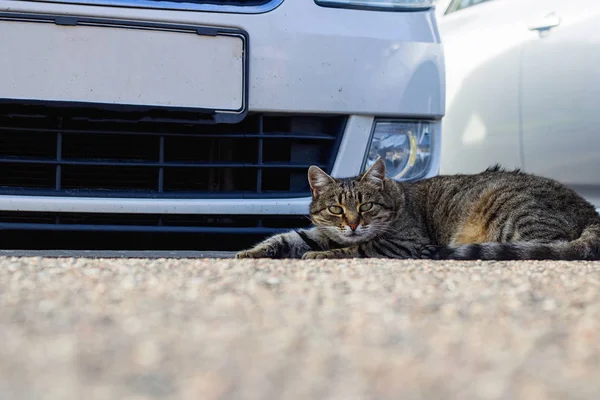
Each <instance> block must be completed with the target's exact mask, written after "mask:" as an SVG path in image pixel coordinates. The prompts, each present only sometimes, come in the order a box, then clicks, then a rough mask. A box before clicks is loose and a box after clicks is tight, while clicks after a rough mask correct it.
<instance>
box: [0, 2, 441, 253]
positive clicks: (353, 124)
mask: <svg viewBox="0 0 600 400" xmlns="http://www.w3.org/2000/svg"><path fill="white" fill-rule="evenodd" d="M432 3H433V0H377V1H375V0H314V1H313V0H206V1H204V0H188V1H182V0H163V1H155V0H93V1H92V0H47V1H8V0H0V37H2V40H0V54H1V55H2V56H1V57H0V143H1V145H0V229H1V230H2V231H3V235H2V246H3V247H4V248H6V247H10V246H11V244H10V240H11V239H12V238H13V237H15V236H14V235H16V232H18V231H21V232H25V237H26V238H28V244H27V246H30V247H32V248H41V247H49V248H52V247H57V246H65V245H66V246H70V247H75V246H77V247H85V248H96V247H97V246H102V247H106V246H109V248H131V247H136V246H140V247H141V246H142V245H141V244H136V243H135V242H136V240H138V239H139V238H141V237H142V234H147V233H167V234H168V235H167V236H163V237H168V238H171V244H165V243H166V242H164V241H157V242H155V244H154V245H156V246H161V247H162V248H170V247H173V248H182V247H184V248H185V247H186V246H187V247H189V246H190V244H189V242H185V241H183V239H181V237H182V236H181V235H179V236H178V235H176V234H189V233H192V234H196V236H194V239H198V240H197V241H196V242H195V243H196V244H195V245H193V246H194V247H196V246H203V245H205V246H208V247H214V245H215V244H217V245H219V246H221V245H224V243H225V246H229V247H231V248H233V249H238V248H241V247H244V246H246V244H245V243H243V241H242V240H241V239H239V240H237V239H236V240H229V241H223V238H224V237H223V236H220V235H221V234H226V235H231V234H242V235H248V234H256V235H258V236H262V235H267V234H270V233H272V232H273V231H274V230H278V229H284V228H293V227H299V226H305V225H306V224H308V220H307V218H306V217H305V215H306V214H307V212H308V204H309V202H310V191H309V188H308V182H307V178H306V173H307V169H308V167H309V166H310V165H313V164H314V165H319V166H321V167H322V168H324V169H325V170H327V171H329V172H330V173H332V174H333V175H334V176H337V177H343V176H351V175H356V174H358V173H360V172H361V171H363V170H364V169H365V167H366V166H368V165H369V163H371V162H373V161H374V160H375V159H376V158H377V157H378V156H382V157H384V158H385V159H386V161H387V162H388V168H389V173H390V176H392V177H394V178H396V179H399V180H415V179H421V178H424V177H429V176H432V175H435V174H437V173H438V171H439V163H440V161H439V153H440V135H441V129H440V119H441V117H442V116H443V114H444V109H445V108H444V106H445V103H444V101H445V76H444V59H443V52H442V48H441V44H440V39H439V35H438V30H437V26H436V22H435V17H434V9H433V4H432ZM40 231H48V232H51V235H46V236H43V235H42V236H39V235H38V232H40ZM61 232H62V233H61ZM64 232H72V233H73V234H72V235H71V239H79V238H83V237H84V236H85V235H83V233H86V232H88V233H89V232H91V233H94V232H96V233H103V232H104V236H105V237H104V239H103V240H104V241H101V240H99V241H98V242H93V243H92V242H88V243H87V244H82V245H79V244H74V242H66V243H62V244H57V242H56V240H55V239H56V238H61V237H66V236H65V234H64ZM107 232H108V233H110V235H106V233H107ZM124 233H125V234H126V233H129V235H128V236H127V235H125V236H124V235H123V234H124ZM198 234H201V235H203V236H201V238H203V241H201V242H200V239H199V238H198V236H197V235H198ZM21 236H23V235H21ZM97 236H98V235H97ZM97 236H96V238H97V239H98V237H97ZM227 237H228V238H230V236H227ZM241 237H242V236H238V238H241ZM244 237H246V236H244ZM115 238H118V239H115ZM173 238H176V239H173ZM109 239H110V240H113V241H112V242H110V243H111V244H106V243H109V242H107V241H108V240H109ZM208 239H214V240H212V241H209V240H208ZM253 240H256V238H254V239H253ZM132 243H133V244H132ZM154 245H153V246H154ZM15 246H16V244H15ZM19 246H23V243H22V242H21V243H20V244H19Z"/></svg>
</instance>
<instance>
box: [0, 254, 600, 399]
mask: <svg viewBox="0 0 600 400" xmlns="http://www.w3.org/2000/svg"><path fill="white" fill-rule="evenodd" d="M163 398H165V399H194V400H195V399H201V400H212V399H257V400H258V399H260V400H270V399H277V400H278V399H336V400H337V399H344V400H346V399H348V400H350V399H403V400H410V399H428V400H432V399H461V400H463V399H527V400H531V399H535V400H537V399H598V398H600V263H583V262H582V263H575V262H513V263H499V262H486V263H484V262H468V263H467V262H431V261H429V262H428V261H392V260H344V261H292V260H284V261H270V260H231V259H223V260H214V259H200V260H185V259H152V260H147V259H129V260H127V259H119V260H115V259H96V260H90V259H68V258H67V259H65V258H61V259H56V258H55V259H43V258H1V259H0V399H18V400H20V399H35V400H40V399H78V400H79V399H85V400H92V399H102V400H107V399H110V400H112V399H129V400H141V399H163Z"/></svg>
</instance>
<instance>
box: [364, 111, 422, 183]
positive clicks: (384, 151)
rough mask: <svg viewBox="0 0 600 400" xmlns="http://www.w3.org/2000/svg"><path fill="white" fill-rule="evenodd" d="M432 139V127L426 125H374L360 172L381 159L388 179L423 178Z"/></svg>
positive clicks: (420, 122)
mask: <svg viewBox="0 0 600 400" xmlns="http://www.w3.org/2000/svg"><path fill="white" fill-rule="evenodd" d="M431 136H432V135H431V124H430V123H429V122H427V121H385V120H379V121H376V122H375V126H374V128H373V135H372V136H371V144H370V146H369V151H368V153H367V157H366V159H365V163H364V166H363V170H362V171H363V172H364V171H366V170H367V169H368V168H369V167H370V166H371V165H373V163H374V162H375V161H376V160H377V159H378V158H379V157H381V158H382V159H383V160H384V161H385V167H386V172H387V176H388V178H392V179H396V180H399V181H407V180H414V179H418V178H422V177H423V176H424V175H425V174H426V173H427V171H428V169H429V163H430V160H431Z"/></svg>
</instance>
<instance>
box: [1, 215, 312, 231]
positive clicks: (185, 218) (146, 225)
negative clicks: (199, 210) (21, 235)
mask: <svg viewBox="0 0 600 400" xmlns="http://www.w3.org/2000/svg"><path fill="white" fill-rule="evenodd" d="M309 225H310V221H309V220H308V219H307V218H303V217H299V216H286V215H202V214H200V215H198V214H174V215H170V214H165V215H161V214H106V213H52V212H22V211H0V228H1V229H8V230H56V231H61V230H63V231H133V232H135V231H138V232H189V233H193V232H196V233H226V234H236V233H239V234H244V233H255V234H261V233H273V232H277V231H280V230H288V229H297V228H306V227H308V226H309Z"/></svg>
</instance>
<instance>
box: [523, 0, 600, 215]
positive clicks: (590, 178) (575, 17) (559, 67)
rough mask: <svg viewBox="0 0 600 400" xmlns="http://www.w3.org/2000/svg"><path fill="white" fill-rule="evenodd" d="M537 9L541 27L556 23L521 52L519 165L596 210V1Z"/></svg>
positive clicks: (599, 157) (599, 200) (599, 165)
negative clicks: (561, 186) (566, 189)
mask: <svg viewBox="0 0 600 400" xmlns="http://www.w3.org/2000/svg"><path fill="white" fill-rule="evenodd" d="M540 10H541V11H543V12H542V13H541V14H540V16H541V17H542V18H541V19H540V22H539V23H540V24H541V26H544V20H546V21H549V23H550V24H553V20H552V19H553V18H558V20H557V21H556V22H560V24H559V25H558V26H555V27H550V28H549V29H548V30H544V31H542V32H540V33H539V34H538V33H536V34H535V37H534V38H532V39H531V40H529V41H528V42H527V43H526V44H525V47H524V50H523V83H522V85H523V86H522V91H523V95H522V99H523V105H522V107H523V152H524V157H525V165H524V167H525V170H526V171H529V172H533V173H536V174H540V175H543V176H547V177H551V178H554V179H557V180H559V181H561V182H563V183H565V184H567V185H569V186H571V187H573V188H574V189H576V190H578V191H580V192H581V193H582V194H583V195H584V196H586V197H587V198H588V199H590V200H591V201H592V202H593V203H594V204H595V205H596V206H600V174H599V173H598V169H600V153H599V152H598V148H600V135H599V134H598V133H597V131H598V127H599V126H600V113H599V112H598V93H599V91H600V72H599V71H598V65H599V64H600V51H598V48H599V46H600V30H599V29H598V27H599V26H600V3H599V2H597V1H593V0H579V1H574V2H564V1H555V2H549V3H548V4H546V5H545V6H544V8H541V9H540ZM545 16H548V17H547V18H546V19H544V17H545Z"/></svg>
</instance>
